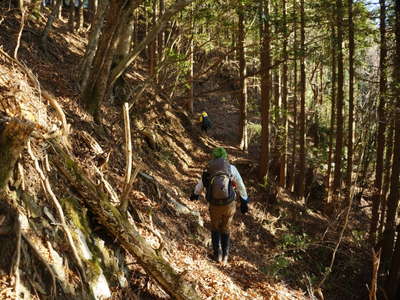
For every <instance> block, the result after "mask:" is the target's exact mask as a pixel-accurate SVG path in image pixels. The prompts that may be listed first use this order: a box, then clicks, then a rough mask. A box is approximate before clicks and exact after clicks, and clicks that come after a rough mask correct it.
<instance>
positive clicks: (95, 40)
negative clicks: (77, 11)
mask: <svg viewBox="0 0 400 300" xmlns="http://www.w3.org/2000/svg"><path fill="white" fill-rule="evenodd" d="M108 2H109V1H108V0H103V1H101V2H100V5H99V6H98V7H97V9H96V14H95V16H94V18H93V19H92V20H93V21H92V25H91V28H90V33H89V39H88V45H87V46H86V52H85V55H84V57H83V59H82V63H81V69H80V83H81V91H83V90H85V89H86V85H87V81H88V79H89V75H90V72H91V71H92V63H93V60H94V57H95V55H96V51H97V48H98V44H99V38H100V34H101V28H102V26H103V23H104V17H105V15H104V14H105V11H106V8H107V7H108V4H109V3H108Z"/></svg>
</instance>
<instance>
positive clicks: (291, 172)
mask: <svg viewBox="0 0 400 300" xmlns="http://www.w3.org/2000/svg"><path fill="white" fill-rule="evenodd" d="M292 19H293V32H294V33H293V51H294V53H295V54H294V59H293V82H292V84H293V128H292V131H293V132H292V160H291V163H290V166H289V167H288V174H287V177H288V189H289V190H290V191H293V190H292V189H293V188H294V181H295V178H296V158H297V153H296V152H297V91H298V89H297V54H296V53H297V50H298V46H297V0H293V10H292Z"/></svg>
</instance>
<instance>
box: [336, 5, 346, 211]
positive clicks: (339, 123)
mask: <svg viewBox="0 0 400 300" xmlns="http://www.w3.org/2000/svg"><path fill="white" fill-rule="evenodd" d="M336 13H337V20H336V22H337V45H336V49H337V63H338V81H337V84H338V87H337V104H336V105H337V106H336V107H337V110H336V149H335V172H334V177H333V193H334V197H335V198H337V199H334V200H339V199H338V195H339V193H340V188H341V181H342V151H343V98H344V91H343V83H344V77H343V73H344V72H343V49H342V43H343V2H342V0H336ZM334 205H337V203H334Z"/></svg>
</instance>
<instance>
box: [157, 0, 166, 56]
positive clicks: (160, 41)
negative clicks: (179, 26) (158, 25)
mask: <svg viewBox="0 0 400 300" xmlns="http://www.w3.org/2000/svg"><path fill="white" fill-rule="evenodd" d="M158 5H159V7H158V19H161V17H162V15H163V14H164V11H165V3H164V0H159V4H158ZM164 40H165V33H164V31H160V33H159V34H158V38H157V45H158V50H157V52H158V62H159V63H160V62H162V60H163V59H164V58H163V56H164V55H163V54H164V44H165V41H164Z"/></svg>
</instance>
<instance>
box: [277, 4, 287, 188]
mask: <svg viewBox="0 0 400 300" xmlns="http://www.w3.org/2000/svg"><path fill="white" fill-rule="evenodd" d="M282 18H283V19H282V24H283V41H282V55H283V64H282V80H281V82H282V124H281V126H282V127H283V130H282V133H283V136H282V150H281V157H280V171H279V185H280V186H282V187H284V186H286V171H287V147H288V117H287V116H288V114H287V112H288V103H287V98H288V64H287V60H288V51H287V46H288V30H287V24H286V23H287V19H286V0H283V1H282Z"/></svg>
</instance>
